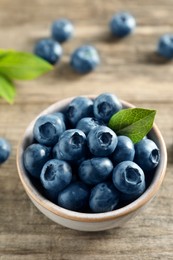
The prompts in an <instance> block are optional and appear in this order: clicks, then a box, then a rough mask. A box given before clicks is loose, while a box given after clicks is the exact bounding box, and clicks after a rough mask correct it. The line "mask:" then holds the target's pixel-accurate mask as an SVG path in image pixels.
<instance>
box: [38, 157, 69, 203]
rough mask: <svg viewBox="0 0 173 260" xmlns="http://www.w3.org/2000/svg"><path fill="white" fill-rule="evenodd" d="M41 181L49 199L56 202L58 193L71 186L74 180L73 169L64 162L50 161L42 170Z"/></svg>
mask: <svg viewBox="0 0 173 260" xmlns="http://www.w3.org/2000/svg"><path fill="white" fill-rule="evenodd" d="M40 180H41V183H42V185H43V187H44V189H45V190H46V194H47V196H48V198H49V199H51V200H52V201H56V200H57V198H58V193H59V192H60V191H61V190H63V189H64V188H65V187H66V186H67V185H68V184H70V182H71V180H72V170H71V167H70V165H69V164H68V163H67V162H65V161H62V160H57V159H52V160H49V161H48V162H46V163H45V165H44V166H43V168H42V171H41V175H40Z"/></svg>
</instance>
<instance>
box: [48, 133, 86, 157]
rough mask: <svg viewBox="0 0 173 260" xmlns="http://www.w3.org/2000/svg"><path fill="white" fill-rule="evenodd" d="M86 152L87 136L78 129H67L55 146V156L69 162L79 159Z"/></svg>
mask: <svg viewBox="0 0 173 260" xmlns="http://www.w3.org/2000/svg"><path fill="white" fill-rule="evenodd" d="M85 154H86V136H85V134H84V133H83V132H82V131H81V130H78V129H69V130H66V131H65V132H64V133H63V134H62V135H61V136H60V138H59V141H58V143H57V144H56V145H55V146H54V148H53V157H54V158H55V159H59V160H65V161H69V162H73V161H78V160H80V159H82V158H83V157H85Z"/></svg>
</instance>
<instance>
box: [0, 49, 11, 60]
mask: <svg viewBox="0 0 173 260" xmlns="http://www.w3.org/2000/svg"><path fill="white" fill-rule="evenodd" d="M12 51H13V50H4V49H0V59H1V58H2V57H4V56H6V55H8V54H9V53H10V52H12Z"/></svg>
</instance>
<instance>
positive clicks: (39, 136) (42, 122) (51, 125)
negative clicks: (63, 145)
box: [33, 114, 66, 146]
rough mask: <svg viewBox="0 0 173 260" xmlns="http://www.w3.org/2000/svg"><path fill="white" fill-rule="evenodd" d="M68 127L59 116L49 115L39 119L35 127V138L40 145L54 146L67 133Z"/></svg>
mask: <svg viewBox="0 0 173 260" xmlns="http://www.w3.org/2000/svg"><path fill="white" fill-rule="evenodd" d="M65 129H66V126H65V123H64V120H62V117H61V116H59V115H58V114H48V115H44V116H41V117H39V118H38V119H37V120H36V122H35V125H34V130H33V133H34V137H35V139H36V140H37V141H38V142H39V143H40V144H44V145H47V146H52V145H54V144H56V143H57V142H58V139H59V136H60V135H61V134H62V133H63V132H64V131H65Z"/></svg>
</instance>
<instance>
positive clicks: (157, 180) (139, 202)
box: [16, 95, 167, 222]
mask: <svg viewBox="0 0 173 260" xmlns="http://www.w3.org/2000/svg"><path fill="white" fill-rule="evenodd" d="M86 97H89V98H91V99H95V98H96V95H87V96H86ZM74 98H75V97H70V98H66V99H63V100H60V101H57V102H55V103H54V104H52V105H50V106H49V107H47V108H46V109H44V110H43V111H42V112H41V113H39V114H38V116H36V117H35V119H34V120H33V121H31V123H30V124H29V125H28V127H27V128H26V129H25V131H24V134H23V136H22V138H21V139H20V141H19V144H18V148H17V156H16V163H17V169H18V174H19V178H20V180H21V182H22V184H23V186H24V189H25V191H26V193H27V194H28V196H29V197H30V199H31V200H33V201H35V202H37V204H38V205H39V206H41V207H43V208H44V209H45V210H48V211H50V212H52V213H53V214H55V215H56V216H59V217H62V218H65V219H70V220H73V221H80V222H103V221H108V220H115V219H118V218H120V217H123V216H126V215H128V214H130V213H133V212H134V211H136V210H137V209H139V208H142V207H143V206H144V205H145V204H147V203H148V202H149V201H150V200H151V199H152V198H153V197H154V196H155V195H156V193H157V192H158V190H159V188H160V186H161V184H162V182H163V179H164V176H165V173H166V166H167V150H166V145H165V142H164V139H163V137H162V134H161V132H160V130H159V129H158V127H157V125H156V124H155V123H154V124H153V128H152V131H153V134H154V135H155V138H156V139H157V142H158V144H159V147H160V153H161V161H160V163H159V165H158V167H157V169H156V172H155V176H154V178H153V181H152V183H151V184H150V186H149V187H148V188H147V189H146V191H145V192H144V193H143V194H142V195H141V196H140V197H139V198H138V199H136V200H135V201H133V202H131V203H130V204H128V205H126V206H124V207H122V208H119V209H115V210H113V211H109V212H104V213H80V212H75V211H71V210H68V209H64V208H62V207H60V206H58V205H56V204H54V203H52V202H51V201H49V200H48V199H46V198H45V197H44V196H43V195H42V194H41V193H40V192H39V191H38V190H37V189H36V188H35V187H34V185H33V184H32V182H31V181H30V179H29V177H28V176H27V174H26V170H25V169H24V166H23V160H22V154H23V151H24V145H25V143H24V141H25V142H26V139H27V138H29V136H30V134H31V132H32V128H33V125H34V123H35V121H36V119H37V118H38V117H40V116H41V115H45V114H49V113H53V112H55V111H57V112H58V111H60V110H62V108H65V107H66V106H67V104H68V103H69V102H70V101H71V100H72V99H74ZM120 101H121V102H122V104H123V106H124V107H135V106H134V105H132V104H131V103H129V102H127V101H124V100H120Z"/></svg>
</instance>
